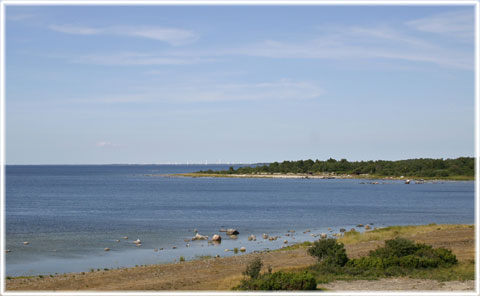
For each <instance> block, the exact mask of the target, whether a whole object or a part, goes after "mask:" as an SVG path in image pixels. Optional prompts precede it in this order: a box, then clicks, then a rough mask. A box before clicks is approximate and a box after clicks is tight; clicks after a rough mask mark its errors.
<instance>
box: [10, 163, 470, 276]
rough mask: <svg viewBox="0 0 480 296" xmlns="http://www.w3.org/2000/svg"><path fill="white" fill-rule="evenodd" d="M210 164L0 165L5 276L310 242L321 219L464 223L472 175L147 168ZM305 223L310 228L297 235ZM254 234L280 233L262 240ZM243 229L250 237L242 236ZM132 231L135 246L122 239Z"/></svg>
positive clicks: (335, 222)
mask: <svg viewBox="0 0 480 296" xmlns="http://www.w3.org/2000/svg"><path fill="white" fill-rule="evenodd" d="M210 168H211V169H225V168H228V166H227V165H209V166H173V165H171V166H168V165H160V166H153V165H152V166H146V165H145V166H134V165H126V166H119V165H111V166H7V168H6V171H7V177H6V248H7V249H9V250H11V252H10V253H7V254H5V257H6V269H7V275H11V276H16V275H32V274H53V273H64V272H78V271H88V270H89V269H91V268H95V269H97V268H102V269H103V268H116V267H127V266H135V265H142V264H154V263H164V262H173V261H174V260H177V261H178V259H179V258H180V256H183V257H185V258H186V259H187V260H188V259H192V258H195V257H196V256H201V255H212V256H215V255H217V254H219V255H220V256H222V257H223V256H229V255H234V254H233V252H231V251H230V252H225V251H224V249H233V248H235V247H237V248H240V247H241V246H245V247H246V248H247V252H252V251H256V250H264V249H267V248H269V249H275V248H280V247H281V246H282V245H283V241H284V240H285V239H286V240H288V244H291V243H295V242H301V241H305V240H314V238H313V237H312V236H310V234H311V233H316V234H318V233H321V232H326V233H329V234H330V232H329V231H328V230H327V228H328V227H331V228H332V229H333V231H335V232H338V229H339V228H340V227H344V228H347V229H350V228H352V227H355V225H357V224H359V223H361V224H367V223H372V224H373V225H374V226H387V225H408V224H429V223H470V224H473V223H474V182H438V183H436V184H430V183H429V184H421V185H420V184H410V185H405V184H403V182H401V181H380V182H385V183H386V184H379V185H370V184H360V182H362V181H361V180H320V179H233V178H169V177H158V176H156V177H153V176H151V174H166V173H180V172H193V171H198V170H201V169H203V170H205V169H210ZM230 227H233V228H236V229H238V230H239V232H240V235H239V236H238V239H237V240H231V239H229V238H228V237H226V236H225V235H224V234H223V233H219V232H218V230H219V229H220V228H230ZM195 228H196V229H198V231H199V233H201V234H204V235H208V236H212V235H213V234H215V233H219V234H221V235H222V237H223V238H224V240H223V241H222V243H221V244H220V245H208V244H207V242H205V241H195V242H189V244H190V246H189V247H187V246H186V244H187V243H186V242H184V239H188V238H191V237H192V236H193V235H194V233H193V229H195ZM306 229H310V230H312V232H310V233H305V234H304V233H303V231H305V230H306ZM288 230H295V231H296V233H295V239H294V240H292V238H291V237H286V236H285V234H286V233H287V231H288ZM262 233H268V234H270V235H280V236H282V237H281V238H280V239H278V240H277V241H264V240H263V239H261V235H262ZM250 234H255V235H256V236H257V241H255V242H249V241H247V237H248V236H249V235H250ZM123 236H128V237H129V238H128V240H124V239H122V238H121V237H123ZM137 238H140V239H141V240H142V246H141V247H136V246H135V245H134V244H133V243H132V241H133V240H135V239H137ZM117 239H118V240H120V242H117V241H116V240H117ZM24 241H28V242H30V244H29V245H24V244H23V242H24ZM173 246H175V247H177V248H176V249H172V247H173ZM106 247H108V248H110V249H111V251H109V252H105V251H104V248H106ZM160 248H163V249H164V250H159V251H158V252H155V251H154V249H160Z"/></svg>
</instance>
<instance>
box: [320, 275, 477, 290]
mask: <svg viewBox="0 0 480 296" xmlns="http://www.w3.org/2000/svg"><path fill="white" fill-rule="evenodd" d="M474 284H475V281H463V282H462V281H450V282H439V281H435V280H424V279H411V278H386V279H379V280H372V281H367V280H358V281H335V282H332V283H328V284H323V285H321V287H322V288H325V289H327V290H335V291H407V290H414V291H432V290H433V291H472V290H473V289H475V285H474Z"/></svg>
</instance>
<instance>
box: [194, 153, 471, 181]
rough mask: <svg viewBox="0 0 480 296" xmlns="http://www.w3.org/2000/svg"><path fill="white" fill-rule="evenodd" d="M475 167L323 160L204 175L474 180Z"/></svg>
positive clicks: (465, 160)
mask: <svg viewBox="0 0 480 296" xmlns="http://www.w3.org/2000/svg"><path fill="white" fill-rule="evenodd" d="M474 167H475V163H474V158H473V157H459V158H455V159H443V158H440V159H432V158H418V159H407V160H397V161H389V160H375V161H374V160H370V161H348V160H346V159H341V160H336V159H333V158H330V159H328V160H325V161H321V160H318V159H317V160H315V161H314V160H311V159H308V160H297V161H288V160H286V161H283V162H273V163H270V164H265V165H258V166H244V167H240V168H237V169H234V168H233V167H230V168H229V169H228V170H224V171H212V170H208V171H200V173H207V174H213V173H214V174H257V173H258V174H262V173H263V174H265V173H267V174H275V173H280V174H288V173H293V174H350V175H363V174H368V175H377V176H392V177H400V176H410V177H443V178H445V177H455V176H458V177H473V176H474V171H475V169H474Z"/></svg>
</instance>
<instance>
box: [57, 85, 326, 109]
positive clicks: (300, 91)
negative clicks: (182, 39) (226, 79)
mask: <svg viewBox="0 0 480 296" xmlns="http://www.w3.org/2000/svg"><path fill="white" fill-rule="evenodd" d="M324 93H325V91H324V90H323V89H322V88H321V87H320V86H319V85H318V84H315V83H312V82H307V81H292V80H288V79H283V80H280V81H275V82H263V83H238V84H234V83H230V84H222V83H217V82H211V83H208V84H205V83H202V84H194V83H183V84H177V85H167V86H164V87H161V88H155V89H150V90H146V91H144V92H139V93H137V94H131V95H104V96H100V97H90V98H77V99H70V100H67V101H63V103H76V104H89V103H90V104H124V103H137V102H145V103H159V102H170V103H191V102H221V101H263V100H271V101H278V100H284V101H285V100H310V99H316V98H318V97H320V96H321V95H323V94H324Z"/></svg>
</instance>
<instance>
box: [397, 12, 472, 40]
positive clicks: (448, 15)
mask: <svg viewBox="0 0 480 296" xmlns="http://www.w3.org/2000/svg"><path fill="white" fill-rule="evenodd" d="M406 24H407V25H408V26H410V27H411V28H413V29H415V30H418V31H423V32H429V33H437V34H449V35H451V36H457V37H461V38H469V39H470V40H471V41H473V37H474V30H473V29H474V24H475V19H474V11H473V8H472V9H471V10H460V11H452V12H445V13H440V14H436V15H432V16H428V17H424V18H420V19H416V20H412V21H409V22H407V23H406Z"/></svg>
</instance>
